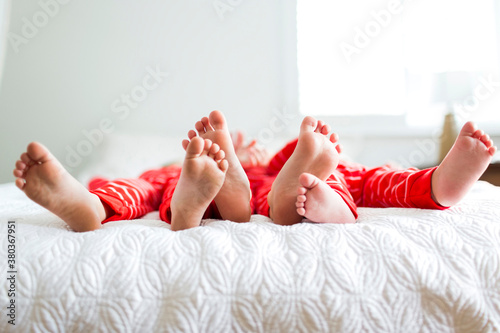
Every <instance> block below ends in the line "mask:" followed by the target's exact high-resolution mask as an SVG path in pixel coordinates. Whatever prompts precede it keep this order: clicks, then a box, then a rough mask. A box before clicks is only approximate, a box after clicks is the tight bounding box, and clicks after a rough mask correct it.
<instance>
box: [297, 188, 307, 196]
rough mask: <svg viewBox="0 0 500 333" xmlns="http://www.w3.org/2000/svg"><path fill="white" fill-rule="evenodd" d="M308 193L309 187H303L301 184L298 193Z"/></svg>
mask: <svg viewBox="0 0 500 333" xmlns="http://www.w3.org/2000/svg"><path fill="white" fill-rule="evenodd" d="M306 193H307V189H306V188H305V187H303V186H299V187H298V188H297V194H298V195H303V194H306Z"/></svg>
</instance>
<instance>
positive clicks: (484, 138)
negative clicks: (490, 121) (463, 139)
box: [480, 134, 493, 148]
mask: <svg viewBox="0 0 500 333" xmlns="http://www.w3.org/2000/svg"><path fill="white" fill-rule="evenodd" d="M480 140H481V142H482V143H484V145H485V146H486V148H490V147H491V146H493V142H491V139H490V136H489V135H488V134H484V135H483V136H481V138H480Z"/></svg>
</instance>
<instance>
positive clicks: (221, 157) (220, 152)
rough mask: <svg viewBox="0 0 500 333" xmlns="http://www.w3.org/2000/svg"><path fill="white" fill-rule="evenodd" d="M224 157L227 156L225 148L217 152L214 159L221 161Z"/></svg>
mask: <svg viewBox="0 0 500 333" xmlns="http://www.w3.org/2000/svg"><path fill="white" fill-rule="evenodd" d="M224 157H226V153H224V150H222V149H221V150H219V151H218V152H217V153H216V154H215V156H214V159H215V160H216V161H221V160H223V159H224Z"/></svg>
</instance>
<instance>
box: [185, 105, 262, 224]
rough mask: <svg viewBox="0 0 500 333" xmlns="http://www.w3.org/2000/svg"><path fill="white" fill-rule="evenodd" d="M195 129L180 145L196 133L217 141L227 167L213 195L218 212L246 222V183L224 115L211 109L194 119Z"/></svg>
mask: <svg viewBox="0 0 500 333" xmlns="http://www.w3.org/2000/svg"><path fill="white" fill-rule="evenodd" d="M195 129H196V131H194V130H191V131H189V132H188V138H189V140H184V141H183V143H182V145H183V147H184V148H186V147H187V146H188V144H189V142H190V140H193V139H194V138H195V137H197V136H199V137H201V138H203V139H209V140H211V141H212V142H214V143H216V144H218V145H219V146H220V147H221V149H222V150H223V151H224V152H225V154H226V155H225V156H226V157H225V159H226V160H227V162H228V165H229V167H228V170H227V173H226V178H225V181H224V185H223V186H222V188H221V190H220V191H219V193H218V194H217V196H216V197H215V204H216V205H217V209H218V210H219V213H220V215H221V216H222V218H223V219H227V220H231V221H234V222H248V221H249V220H250V216H251V214H252V210H251V207H250V200H251V197H252V192H251V190H250V183H249V181H248V177H247V175H246V173H245V171H244V170H243V167H242V166H241V163H240V161H239V160H238V157H237V156H236V152H235V150H234V146H233V141H232V139H231V134H230V132H229V129H228V126H227V121H226V119H225V117H224V115H223V114H222V112H220V111H212V112H211V113H210V115H209V116H208V117H204V118H202V119H201V120H200V121H198V122H196V124H195Z"/></svg>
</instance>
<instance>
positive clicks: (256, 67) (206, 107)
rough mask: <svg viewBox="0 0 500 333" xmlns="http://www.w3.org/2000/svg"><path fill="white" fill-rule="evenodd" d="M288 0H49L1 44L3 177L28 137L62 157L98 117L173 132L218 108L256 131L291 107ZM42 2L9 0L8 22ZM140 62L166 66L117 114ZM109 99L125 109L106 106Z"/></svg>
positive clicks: (141, 74) (22, 18)
mask: <svg viewBox="0 0 500 333" xmlns="http://www.w3.org/2000/svg"><path fill="white" fill-rule="evenodd" d="M58 1H60V2H64V1H62V0H58ZM65 1H67V0H65ZM41 2H43V3H56V4H58V2H56V1H55V0H42V1H41ZM217 3H223V4H226V5H227V6H228V7H224V8H226V9H228V10H227V11H225V12H224V13H222V14H221V13H220V12H217V11H216V9H215V7H214V4H217ZM228 3H231V4H232V5H229V4H228ZM285 3H286V4H287V6H286V9H283V8H284V7H285V6H284V4H285ZM291 3H292V1H290V0H281V1H266V0H252V1H227V0H222V1H218V2H214V1H212V0H205V1H203V0H202V1H200V0H182V1H180V0H178V1H174V0H169V1H165V0H151V1H132V0H125V1H110V0H106V1H103V0H72V1H69V3H68V4H60V5H58V7H59V8H58V10H57V11H56V7H55V6H51V7H50V9H51V11H53V12H57V13H56V14H55V15H54V16H53V17H49V19H48V23H47V24H46V25H45V26H43V27H41V28H39V29H38V32H37V33H36V34H35V35H34V36H33V37H32V38H27V39H26V40H25V41H26V44H19V45H17V44H15V43H14V44H13V43H10V44H9V47H8V49H7V57H6V63H5V68H4V77H3V84H2V86H1V91H0V124H1V130H0V142H1V152H2V163H1V168H0V183H2V182H9V181H13V178H12V176H11V172H12V169H13V165H14V162H15V160H16V159H17V158H18V156H19V154H20V152H22V150H23V149H24V148H25V146H26V144H27V143H29V142H30V141H32V140H38V141H41V142H43V143H44V144H46V145H47V146H48V147H49V148H50V149H51V150H52V151H53V153H54V154H55V155H56V157H58V158H59V159H60V160H62V161H63V162H65V161H66V160H67V159H68V153H67V151H68V147H70V148H71V149H75V150H76V148H77V145H78V144H79V143H81V141H82V140H85V139H86V138H85V136H84V134H83V132H82V131H92V130H93V129H95V128H98V127H99V125H100V122H101V121H102V120H103V119H109V124H108V125H110V126H113V132H115V133H118V132H127V133H151V134H155V135H158V134H165V135H173V136H181V135H184V134H185V133H186V132H187V131H188V130H189V129H190V128H191V127H192V125H193V124H194V122H195V120H197V119H199V118H200V117H202V116H203V115H206V114H207V113H208V112H209V111H211V110H214V109H220V110H222V111H224V112H225V113H226V115H227V118H228V120H229V123H230V125H231V126H232V127H234V128H241V129H245V130H246V131H247V133H249V134H251V135H258V133H259V129H261V128H264V127H268V126H269V121H270V118H272V117H273V113H272V110H273V109H276V108H278V109H282V108H283V107H285V106H286V107H287V110H289V111H288V112H291V111H292V110H296V98H295V96H293V95H296V94H292V95H290V93H288V95H287V94H286V93H285V87H289V85H290V84H289V82H293V80H288V75H291V76H292V77H294V76H295V77H296V73H294V72H293V71H294V70H295V67H294V64H293V59H294V57H293V56H292V57H291V59H292V62H291V63H292V68H291V69H290V70H288V69H285V68H284V66H288V65H290V62H289V63H287V62H284V61H283V58H284V54H283V52H284V51H285V48H284V43H285V42H287V41H286V38H283V31H284V30H285V28H284V25H285V24H288V23H287V22H284V15H283V13H284V12H286V11H293V10H294V6H293V4H292V5H290V4H291ZM40 12H42V8H41V5H40V3H39V2H38V1H33V0H30V1H28V0H16V1H14V2H13V4H12V14H11V25H10V32H12V33H15V34H17V35H19V36H29V33H32V31H30V30H29V29H27V28H26V26H27V24H26V23H25V22H26V20H28V21H30V22H32V23H34V20H36V19H38V20H41V19H42V18H43V15H42V14H40ZM34 16H35V18H34ZM288 17H291V18H292V19H293V18H294V15H293V13H292V15H289V16H288ZM40 22H41V23H42V24H43V23H44V22H43V21H40ZM28 25H29V24H28ZM23 26H24V30H23ZM291 26H292V27H293V24H291ZM23 32H24V35H23ZM291 35H292V36H293V35H294V34H293V33H292V34H291ZM292 44H293V40H292ZM13 45H17V46H18V52H16V47H14V46H13ZM148 68H151V69H155V68H158V69H160V71H162V72H168V77H167V78H166V79H164V80H163V82H161V84H159V85H158V87H157V88H156V89H154V90H152V91H150V92H148V95H147V98H146V99H145V100H143V101H141V102H140V103H138V106H137V107H136V108H135V109H132V108H129V109H130V113H129V115H128V116H126V117H125V116H124V112H123V110H124V107H125V105H126V104H124V102H122V101H121V100H120V99H121V98H122V97H121V96H122V94H131V93H132V92H133V89H134V88H135V87H137V86H141V85H142V82H143V80H144V78H145V77H146V76H147V75H148V70H147V69H148ZM284 73H287V74H286V75H285V74H284ZM285 80H287V82H285ZM295 82H296V80H295ZM148 83H149V84H150V85H151V84H153V83H154V81H148ZM291 89H292V91H293V89H294V88H293V83H292V86H291ZM289 90H290V89H289ZM137 92H140V91H139V90H137V91H136V93H137ZM287 96H291V97H287ZM114 102H115V104H114V107H115V110H120V108H121V110H122V111H120V112H117V113H115V112H113V110H112V104H113V103H114ZM122 118H123V119H122ZM294 128H297V127H296V126H294ZM80 148H82V147H80ZM65 164H67V163H65ZM82 165H84V163H81V165H78V166H77V167H76V168H75V169H73V170H72V172H74V173H77V172H78V169H79V168H80V167H81V166H82Z"/></svg>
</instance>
